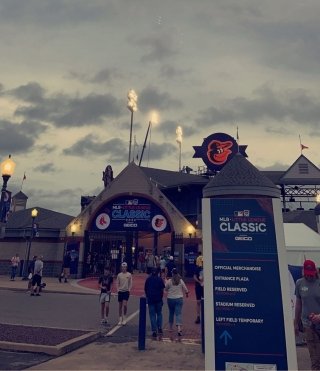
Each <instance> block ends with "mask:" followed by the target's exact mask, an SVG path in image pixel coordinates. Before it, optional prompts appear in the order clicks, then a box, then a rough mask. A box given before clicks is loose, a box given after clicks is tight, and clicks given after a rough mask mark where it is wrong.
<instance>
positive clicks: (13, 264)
mask: <svg viewBox="0 0 320 371" xmlns="http://www.w3.org/2000/svg"><path fill="white" fill-rule="evenodd" d="M19 263H20V258H19V254H16V255H15V256H13V257H12V258H11V277H10V281H14V280H15V278H16V274H17V270H18V266H19Z"/></svg>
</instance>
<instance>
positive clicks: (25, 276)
mask: <svg viewBox="0 0 320 371" xmlns="http://www.w3.org/2000/svg"><path fill="white" fill-rule="evenodd" d="M37 216H38V210H37V209H33V210H32V211H31V218H32V223H31V232H30V238H29V243H28V251H27V258H26V260H25V263H24V265H23V280H26V279H28V266H29V259H30V250H31V244H32V240H33V237H34V234H35V231H36V225H35V222H34V221H35V219H36V217H37Z"/></svg>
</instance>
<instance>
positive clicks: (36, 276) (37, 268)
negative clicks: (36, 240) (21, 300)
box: [30, 256, 43, 296]
mask: <svg viewBox="0 0 320 371" xmlns="http://www.w3.org/2000/svg"><path fill="white" fill-rule="evenodd" d="M42 271H43V261H42V256H39V257H37V260H36V261H35V262H34V271H33V277H32V289H31V294H30V295H31V296H34V295H36V296H40V287H41V279H42Z"/></svg>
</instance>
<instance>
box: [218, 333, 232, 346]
mask: <svg viewBox="0 0 320 371" xmlns="http://www.w3.org/2000/svg"><path fill="white" fill-rule="evenodd" d="M219 339H221V340H223V339H224V345H228V339H230V340H232V336H231V335H230V334H229V332H228V331H227V330H224V331H223V333H222V334H221V335H220V337H219Z"/></svg>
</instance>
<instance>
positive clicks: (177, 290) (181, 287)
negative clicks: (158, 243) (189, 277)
mask: <svg viewBox="0 0 320 371" xmlns="http://www.w3.org/2000/svg"><path fill="white" fill-rule="evenodd" d="M165 290H166V291H167V293H168V294H167V303H168V308H169V331H170V332H171V335H172V329H173V322H174V317H176V326H177V330H178V339H179V338H180V339H181V336H182V331H181V327H182V306H183V294H184V293H185V295H186V297H188V295H189V291H188V289H187V286H186V284H185V283H184V281H183V280H182V278H181V277H180V275H179V273H178V271H177V269H176V268H174V269H173V270H172V278H170V279H169V280H168V281H167V283H166V286H165Z"/></svg>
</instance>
